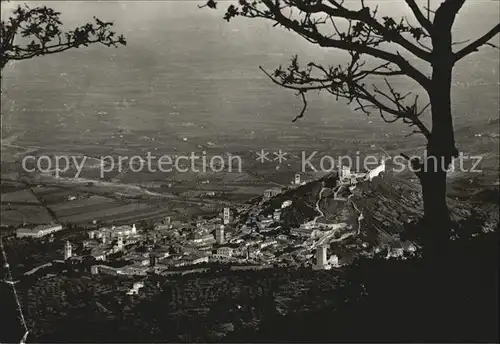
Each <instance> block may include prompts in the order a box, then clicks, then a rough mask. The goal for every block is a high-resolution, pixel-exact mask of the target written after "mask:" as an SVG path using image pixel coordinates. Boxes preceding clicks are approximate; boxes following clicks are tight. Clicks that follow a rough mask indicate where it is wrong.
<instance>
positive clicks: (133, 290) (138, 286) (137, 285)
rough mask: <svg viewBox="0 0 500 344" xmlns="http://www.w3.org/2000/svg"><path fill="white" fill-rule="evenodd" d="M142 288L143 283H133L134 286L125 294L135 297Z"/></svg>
mask: <svg viewBox="0 0 500 344" xmlns="http://www.w3.org/2000/svg"><path fill="white" fill-rule="evenodd" d="M143 287H144V283H143V282H135V283H134V286H133V287H132V288H131V289H130V290H129V291H128V292H127V295H137V294H139V289H141V288H143Z"/></svg>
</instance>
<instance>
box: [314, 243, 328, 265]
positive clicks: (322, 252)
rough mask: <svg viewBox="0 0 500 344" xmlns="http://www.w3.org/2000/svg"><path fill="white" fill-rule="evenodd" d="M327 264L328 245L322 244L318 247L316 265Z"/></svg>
mask: <svg viewBox="0 0 500 344" xmlns="http://www.w3.org/2000/svg"><path fill="white" fill-rule="evenodd" d="M325 265H326V246H320V247H318V248H317V249H316V266H317V267H324V266H325Z"/></svg>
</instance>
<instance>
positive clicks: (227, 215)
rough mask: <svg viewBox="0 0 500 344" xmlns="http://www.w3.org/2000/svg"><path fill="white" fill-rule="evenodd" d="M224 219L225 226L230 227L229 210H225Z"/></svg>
mask: <svg viewBox="0 0 500 344" xmlns="http://www.w3.org/2000/svg"><path fill="white" fill-rule="evenodd" d="M223 219H224V224H225V225H228V224H229V222H230V221H231V210H230V209H229V208H224V215H223Z"/></svg>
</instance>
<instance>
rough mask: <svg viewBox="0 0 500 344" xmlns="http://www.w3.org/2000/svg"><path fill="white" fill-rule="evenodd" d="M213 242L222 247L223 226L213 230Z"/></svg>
mask: <svg viewBox="0 0 500 344" xmlns="http://www.w3.org/2000/svg"><path fill="white" fill-rule="evenodd" d="M215 240H216V242H217V244H219V245H223V244H224V242H225V240H224V226H220V227H219V228H217V229H216V230H215Z"/></svg>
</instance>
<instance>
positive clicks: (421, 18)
mask: <svg viewBox="0 0 500 344" xmlns="http://www.w3.org/2000/svg"><path fill="white" fill-rule="evenodd" d="M405 2H406V4H407V5H408V6H409V7H410V9H411V11H412V12H413V15H414V16H415V18H417V21H418V22H419V23H420V25H422V27H423V28H425V29H426V30H427V32H428V33H429V34H431V33H432V23H431V22H430V21H429V20H428V19H427V18H426V17H425V16H424V14H423V13H422V12H421V11H420V9H419V8H418V5H417V3H416V2H415V0H405Z"/></svg>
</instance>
